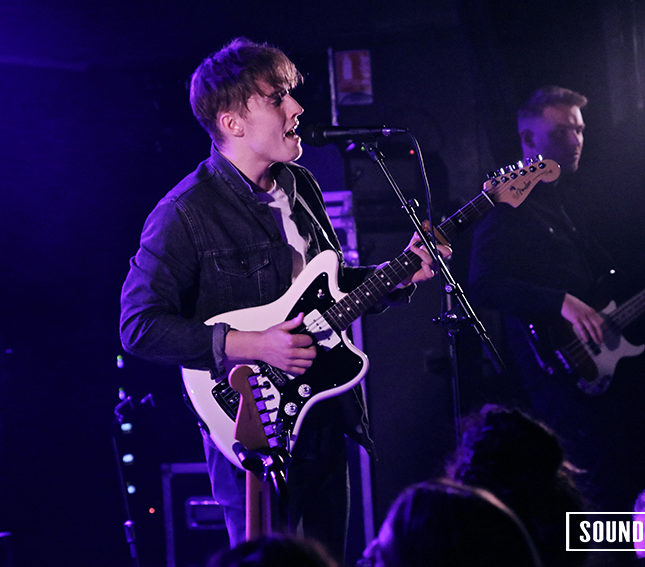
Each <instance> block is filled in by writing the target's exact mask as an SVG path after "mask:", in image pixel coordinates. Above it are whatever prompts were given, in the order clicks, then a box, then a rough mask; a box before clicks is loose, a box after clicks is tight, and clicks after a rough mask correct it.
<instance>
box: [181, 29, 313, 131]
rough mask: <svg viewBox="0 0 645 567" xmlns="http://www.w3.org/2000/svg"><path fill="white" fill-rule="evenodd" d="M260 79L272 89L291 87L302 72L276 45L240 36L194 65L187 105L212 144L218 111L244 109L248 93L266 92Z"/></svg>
mask: <svg viewBox="0 0 645 567" xmlns="http://www.w3.org/2000/svg"><path fill="white" fill-rule="evenodd" d="M260 82H264V83H267V84H268V85H269V86H270V87H272V88H274V89H278V88H285V87H286V88H289V89H291V88H294V87H295V86H296V85H298V84H299V83H300V82H302V75H301V74H300V72H299V71H298V69H296V66H295V65H294V64H293V63H292V62H291V60H290V59H289V58H288V57H287V56H286V55H285V54H284V53H283V52H282V51H281V50H280V49H278V48H276V47H272V46H270V45H268V44H266V43H262V44H259V43H254V42H252V41H250V40H248V39H246V38H244V37H238V38H235V39H234V40H233V41H231V42H230V43H229V44H228V45H225V46H224V47H223V48H222V49H220V50H219V51H217V52H215V53H211V54H210V55H209V56H208V57H206V58H205V59H204V60H203V61H202V62H201V63H200V65H199V67H197V69H196V70H195V72H194V73H193V75H192V78H191V81H190V105H191V107H192V109H193V114H194V115H195V118H196V119H197V121H198V122H199V123H200V124H201V126H202V127H203V128H204V129H205V130H206V131H207V132H208V134H209V136H210V137H211V138H212V139H213V141H214V142H215V143H216V144H217V143H218V142H221V141H222V136H221V133H220V131H219V129H218V127H217V117H218V115H219V113H220V112H222V111H226V110H235V111H239V112H242V113H243V112H244V111H245V110H248V106H247V103H248V100H249V98H250V97H251V96H252V95H254V94H259V95H263V94H267V93H264V92H263V91H262V89H261V86H260Z"/></svg>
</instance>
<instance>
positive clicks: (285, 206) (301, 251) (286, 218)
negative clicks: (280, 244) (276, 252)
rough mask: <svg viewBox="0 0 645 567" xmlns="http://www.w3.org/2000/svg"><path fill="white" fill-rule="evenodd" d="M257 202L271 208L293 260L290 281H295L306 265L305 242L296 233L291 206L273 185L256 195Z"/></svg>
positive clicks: (283, 193) (278, 187) (284, 195)
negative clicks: (271, 187)
mask: <svg viewBox="0 0 645 567" xmlns="http://www.w3.org/2000/svg"><path fill="white" fill-rule="evenodd" d="M256 195H257V197H258V200H260V201H262V202H263V203H267V204H268V205H269V207H270V208H271V212H272V213H273V217H274V218H275V221H276V223H277V224H278V228H279V229H280V233H281V234H282V238H283V239H284V241H285V242H286V243H287V244H288V245H289V248H290V249H291V256H292V258H293V270H292V271H291V281H293V280H295V279H296V278H297V277H298V275H299V274H300V272H302V270H303V268H304V267H305V263H306V257H307V256H306V253H307V242H306V241H305V239H304V238H303V237H302V236H301V234H300V233H299V232H298V227H297V226H296V223H295V222H294V221H293V219H292V218H291V213H292V210H291V204H290V203H289V197H288V196H287V194H286V193H285V192H284V190H283V189H282V187H280V186H279V185H277V184H276V185H275V187H274V188H273V189H269V190H268V191H262V192H258V193H256Z"/></svg>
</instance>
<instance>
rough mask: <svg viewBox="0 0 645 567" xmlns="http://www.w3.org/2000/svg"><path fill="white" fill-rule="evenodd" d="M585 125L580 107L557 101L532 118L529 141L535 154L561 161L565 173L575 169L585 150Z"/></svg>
mask: <svg viewBox="0 0 645 567" xmlns="http://www.w3.org/2000/svg"><path fill="white" fill-rule="evenodd" d="M584 129H585V123H584V121H583V119H582V112H581V111H580V107H578V106H567V105H566V104H556V105H554V106H547V107H546V108H545V109H544V111H543V112H542V116H540V117H537V118H534V119H533V120H531V124H530V127H529V130H530V135H529V139H525V141H526V142H527V146H528V147H529V148H531V149H532V150H533V152H534V153H535V154H541V155H542V156H543V157H545V158H548V159H553V160H555V161H557V162H558V163H559V164H560V167H561V168H562V172H563V173H574V172H576V171H577V170H578V164H579V162H580V156H581V154H582V145H583V143H584V134H583V132H584Z"/></svg>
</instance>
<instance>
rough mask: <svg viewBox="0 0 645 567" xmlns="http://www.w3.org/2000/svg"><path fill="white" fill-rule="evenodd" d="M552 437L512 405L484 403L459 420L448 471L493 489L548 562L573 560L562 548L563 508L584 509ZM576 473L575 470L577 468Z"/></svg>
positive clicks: (570, 471)
mask: <svg viewBox="0 0 645 567" xmlns="http://www.w3.org/2000/svg"><path fill="white" fill-rule="evenodd" d="M576 470H577V469H575V467H573V465H571V464H570V463H568V462H567V461H566V460H565V456H564V453H563V449H562V446H561V444H560V442H559V440H558V438H557V436H556V435H555V434H554V433H553V432H552V431H551V430H550V429H549V428H548V427H546V426H545V425H544V424H542V423H540V422H538V421H536V420H534V419H532V418H530V417H529V416H528V415H526V414H524V413H523V412H521V411H519V410H517V409H506V408H503V407H500V406H495V405H485V406H484V407H483V408H482V409H481V411H479V412H478V413H476V414H473V415H471V416H469V417H468V418H467V419H466V420H465V421H464V429H463V436H462V441H461V444H460V446H459V448H458V449H457V451H456V454H455V457H454V459H453V460H452V462H450V464H449V465H448V466H447V467H446V472H447V475H448V476H449V477H450V478H452V479H454V480H456V481H458V482H461V483H464V484H468V485H475V486H479V487H482V488H485V489H487V490H490V491H491V492H492V493H493V494H495V495H496V496H497V497H498V498H499V499H500V500H502V502H504V503H505V504H506V505H507V506H508V507H509V508H511V509H512V510H513V511H514V512H515V513H516V514H517V515H518V517H519V518H520V519H521V520H522V522H523V523H524V525H525V526H526V528H527V530H528V531H529V533H530V535H531V537H532V538H533V541H534V542H535V544H536V546H537V548H538V550H539V553H540V556H541V557H542V560H543V561H544V562H545V564H547V565H577V564H581V563H582V562H584V560H585V558H586V554H581V553H577V554H576V553H567V552H566V551H565V537H566V534H565V530H564V522H565V513H566V512H581V511H584V509H585V505H584V499H583V498H582V496H581V494H580V492H579V490H578V489H577V487H576V486H575V484H574V482H573V474H574V473H575V472H576ZM578 472H579V471H578Z"/></svg>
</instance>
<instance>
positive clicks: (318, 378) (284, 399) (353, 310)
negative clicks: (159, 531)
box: [182, 156, 560, 468]
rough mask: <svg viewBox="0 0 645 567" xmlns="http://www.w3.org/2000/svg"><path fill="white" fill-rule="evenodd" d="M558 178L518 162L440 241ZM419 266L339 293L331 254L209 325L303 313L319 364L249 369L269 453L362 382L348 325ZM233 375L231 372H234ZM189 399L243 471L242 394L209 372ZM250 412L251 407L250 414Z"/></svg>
mask: <svg viewBox="0 0 645 567" xmlns="http://www.w3.org/2000/svg"><path fill="white" fill-rule="evenodd" d="M559 175H560V166H559V165H558V164H557V163H556V162H554V161H552V160H548V159H547V160H543V159H541V157H540V156H538V158H536V159H535V160H529V162H527V163H522V162H518V164H516V165H513V166H508V167H506V168H504V169H502V170H499V171H497V172H495V174H493V175H489V179H488V180H487V181H486V182H485V183H484V186H483V190H482V191H481V193H480V194H478V195H477V197H475V198H474V199H473V200H471V201H470V202H468V203H467V204H466V205H464V206H463V207H461V208H460V209H459V210H458V211H457V212H456V213H454V214H453V215H452V216H450V217H449V218H448V219H446V220H444V221H443V222H441V223H440V224H439V225H438V226H437V227H436V235H437V239H438V240H439V241H441V242H443V243H449V242H450V241H451V239H452V238H453V237H454V236H455V235H456V234H457V233H459V232H460V231H462V230H464V229H465V228H466V227H467V226H468V225H469V224H470V223H471V222H473V221H474V220H476V219H478V218H480V217H481V216H482V215H483V214H484V213H485V212H487V211H488V210H489V209H491V208H492V207H494V206H495V204H496V203H508V204H509V205H511V206H513V207H517V206H519V205H520V204H521V203H522V202H523V201H524V200H525V199H526V197H527V196H528V195H529V193H530V191H531V190H532V189H533V187H534V186H535V185H536V184H537V183H538V182H540V181H545V182H551V181H554V180H555V179H557V178H558V177H559ZM420 264H421V260H420V259H419V257H418V256H417V255H416V254H414V252H412V251H411V250H406V251H405V252H403V253H402V254H401V255H400V256H398V257H397V258H395V259H394V260H392V261H391V262H389V263H387V264H385V265H384V266H383V267H381V268H379V269H376V270H375V271H374V272H372V273H371V275H370V276H369V277H368V278H367V279H366V280H365V281H364V282H363V283H361V284H360V285H359V286H358V287H357V288H356V289H354V290H353V291H352V292H350V293H343V292H342V291H340V289H339V288H338V283H337V282H338V271H339V263H338V257H337V255H336V252H335V251H332V250H327V251H324V252H322V253H320V254H319V255H318V256H316V257H315V258H314V259H313V260H312V261H311V262H310V263H309V264H307V266H306V267H305V269H304V270H303V271H302V273H301V274H300V275H299V276H298V277H297V278H296V280H295V281H294V283H293V284H292V286H291V287H290V288H289V290H287V292H286V293H285V294H284V295H283V296H282V297H280V298H279V299H277V300H276V301H274V302H272V303H270V304H268V305H261V306H257V307H251V308H248V309H240V310H237V311H231V312H228V313H222V314H220V315H216V316H215V317H213V318H211V319H209V320H208V321H206V324H207V325H213V324H215V323H219V322H223V323H228V324H229V325H230V326H231V327H232V328H234V329H237V330H240V331H262V330H265V329H267V328H269V327H271V326H273V325H276V324H279V323H281V322H284V321H286V320H288V319H291V318H293V317H295V316H296V315H297V314H298V313H301V312H303V313H304V314H305V317H304V322H303V325H302V327H301V328H299V329H296V330H295V331H294V332H295V333H306V334H309V335H310V336H312V337H313V338H314V341H315V345H316V350H317V354H316V358H315V359H314V362H313V365H312V366H311V367H310V368H309V369H308V370H307V371H306V372H305V373H304V374H303V375H301V376H293V375H291V374H289V373H287V372H284V371H282V370H280V369H279V368H275V367H272V366H270V365H268V364H266V363H264V362H261V361H258V362H257V363H256V364H253V365H249V367H250V368H251V369H252V371H251V372H249V375H248V381H249V384H250V388H251V392H252V394H251V396H247V398H251V397H252V399H251V400H250V403H251V404H253V405H254V406H255V408H256V409H257V412H258V415H259V418H260V420H261V422H262V425H263V431H264V435H265V436H266V440H267V447H268V449H277V448H282V449H284V450H286V451H287V452H288V453H291V451H292V449H293V447H294V445H295V443H296V440H297V438H298V433H299V431H300V428H301V425H302V422H303V419H304V417H305V415H306V414H307V412H308V411H309V409H311V407H312V406H313V405H314V404H315V403H317V402H319V401H321V400H324V399H327V398H331V397H333V396H338V395H340V394H342V393H344V392H346V391H348V390H350V389H351V388H353V387H354V386H356V385H357V384H358V383H359V382H360V381H361V380H362V379H363V376H364V375H365V373H366V372H367V368H368V360H367V357H366V356H365V354H364V353H363V352H361V351H360V350H359V349H358V348H357V347H356V346H354V345H353V344H352V342H351V341H350V340H349V338H348V336H347V329H348V328H349V326H350V325H351V323H352V322H353V321H354V320H355V319H357V318H358V317H360V316H361V315H362V314H363V313H364V312H365V311H366V310H368V309H369V308H371V307H373V306H374V305H375V304H376V303H377V302H378V301H379V300H380V299H382V298H383V297H384V296H385V295H387V294H388V293H390V292H391V291H392V290H393V289H394V288H395V287H396V286H397V285H398V284H400V283H401V282H403V281H406V279H408V278H409V277H410V276H411V275H412V274H414V273H415V272H416V271H417V270H418V269H419V268H420ZM233 370H234V369H233ZM182 376H183V380H184V386H185V390H186V394H187V398H188V399H187V401H188V402H189V404H190V405H192V407H193V409H194V411H195V412H196V414H197V415H198V417H199V419H200V420H201V422H202V426H203V427H204V428H205V429H206V430H207V431H208V433H209V435H210V437H211V438H212V440H213V442H214V443H215V444H216V445H217V447H218V448H219V449H220V450H221V452H222V453H223V454H224V455H225V456H226V457H227V458H228V459H229V461H231V463H233V464H234V465H236V466H237V467H239V468H243V467H242V466H241V463H240V459H239V457H238V454H237V453H236V451H235V450H234V449H233V447H234V445H235V443H236V440H237V441H239V439H236V433H235V431H236V420H237V419H238V416H239V415H240V414H242V413H244V412H246V413H247V415H248V411H249V408H248V407H246V405H245V404H240V393H239V391H238V390H236V389H234V388H232V387H231V385H230V383H229V380H227V379H223V380H221V381H219V382H217V383H216V382H215V381H214V380H213V378H212V376H211V373H210V372H209V371H205V370H196V369H190V368H183V369H182ZM251 409H252V408H251Z"/></svg>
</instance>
